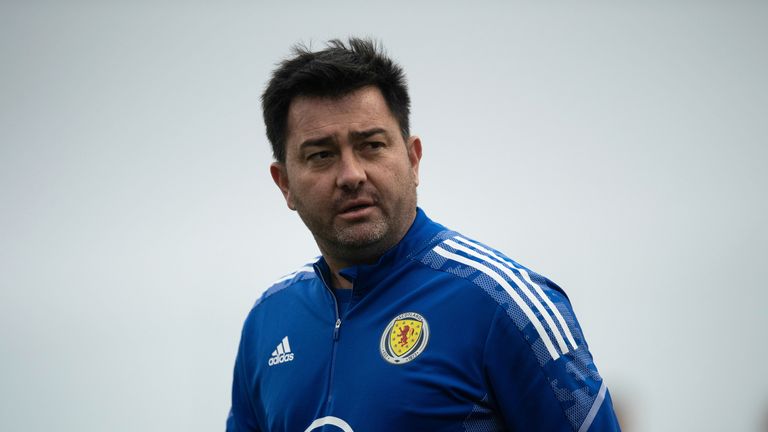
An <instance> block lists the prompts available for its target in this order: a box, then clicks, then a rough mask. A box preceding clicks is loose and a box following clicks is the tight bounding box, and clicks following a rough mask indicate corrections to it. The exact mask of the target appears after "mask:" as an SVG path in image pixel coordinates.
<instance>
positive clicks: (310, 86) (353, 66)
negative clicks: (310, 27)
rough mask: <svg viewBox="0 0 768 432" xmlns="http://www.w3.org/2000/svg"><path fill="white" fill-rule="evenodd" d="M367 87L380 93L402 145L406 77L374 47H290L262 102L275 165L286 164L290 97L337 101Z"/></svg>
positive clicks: (367, 43)
mask: <svg viewBox="0 0 768 432" xmlns="http://www.w3.org/2000/svg"><path fill="white" fill-rule="evenodd" d="M368 85H374V86H376V87H378V88H379V90H381V94H382V95H383V96H384V100H385V101H386V102H387V107H388V108H389V110H390V111H391V112H392V115H393V116H394V117H395V119H396V120H397V122H398V124H399V125H400V132H401V133H402V135H403V139H404V140H405V141H407V140H408V137H409V135H410V126H409V124H408V123H409V122H408V116H409V114H410V105H411V100H410V97H409V96H408V88H407V86H406V83H405V74H404V73H403V70H402V68H401V67H400V66H398V65H397V64H396V63H395V62H393V61H392V60H391V59H390V58H388V57H387V56H386V55H385V54H384V52H383V50H382V49H380V47H379V46H377V44H376V43H375V42H373V41H372V40H369V39H359V38H349V42H348V44H344V42H342V41H341V40H339V39H333V40H330V41H328V42H327V44H326V48H325V49H324V50H321V51H316V52H312V51H310V49H309V48H307V47H306V46H304V45H295V46H294V47H293V57H292V58H289V59H287V60H284V61H282V62H281V63H280V64H279V65H278V67H277V69H276V70H275V71H274V72H273V73H272V79H271V80H270V81H269V84H268V85H267V89H266V90H265V91H264V94H263V95H262V96H261V103H262V109H263V110H264V123H265V124H266V127H267V138H269V141H270V143H271V144H272V154H273V155H274V157H275V159H276V160H277V161H279V162H285V137H286V128H287V122H288V108H289V107H290V105H291V101H292V100H293V99H294V98H295V97H297V96H318V97H331V98H337V97H342V96H345V95H347V94H349V93H351V92H353V91H355V90H357V89H359V88H361V87H364V86H368Z"/></svg>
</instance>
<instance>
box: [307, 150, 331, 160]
mask: <svg viewBox="0 0 768 432" xmlns="http://www.w3.org/2000/svg"><path fill="white" fill-rule="evenodd" d="M331 156H333V153H331V152H329V151H325V150H323V151H318V152H314V153H310V154H309V155H307V160H308V161H321V160H323V159H328V158H329V157H331Z"/></svg>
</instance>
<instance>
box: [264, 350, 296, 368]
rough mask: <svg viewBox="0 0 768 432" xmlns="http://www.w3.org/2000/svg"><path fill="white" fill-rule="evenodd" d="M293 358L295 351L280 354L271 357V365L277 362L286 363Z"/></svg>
mask: <svg viewBox="0 0 768 432" xmlns="http://www.w3.org/2000/svg"><path fill="white" fill-rule="evenodd" d="M291 360H293V353H288V354H280V355H279V356H277V357H270V359H269V365H270V366H274V365H276V364H280V363H285V362H289V361H291Z"/></svg>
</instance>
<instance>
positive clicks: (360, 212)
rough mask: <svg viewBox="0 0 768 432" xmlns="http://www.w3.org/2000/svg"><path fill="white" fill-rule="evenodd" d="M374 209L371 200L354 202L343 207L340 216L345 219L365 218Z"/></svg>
mask: <svg viewBox="0 0 768 432" xmlns="http://www.w3.org/2000/svg"><path fill="white" fill-rule="evenodd" d="M374 207H375V204H374V202H373V201H371V200H353V201H349V202H347V203H344V205H343V206H341V209H340V210H339V215H340V216H344V217H359V216H365V215H366V214H367V213H368V211H369V210H371V209H373V208H374Z"/></svg>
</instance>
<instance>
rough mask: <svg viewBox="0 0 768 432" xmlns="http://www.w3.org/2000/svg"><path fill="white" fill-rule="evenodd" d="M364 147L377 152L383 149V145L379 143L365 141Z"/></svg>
mask: <svg viewBox="0 0 768 432" xmlns="http://www.w3.org/2000/svg"><path fill="white" fill-rule="evenodd" d="M364 147H365V148H366V149H369V150H379V149H381V148H384V143H383V142H380V141H366V142H365V144H364Z"/></svg>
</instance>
